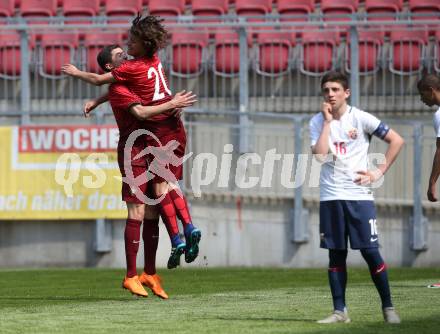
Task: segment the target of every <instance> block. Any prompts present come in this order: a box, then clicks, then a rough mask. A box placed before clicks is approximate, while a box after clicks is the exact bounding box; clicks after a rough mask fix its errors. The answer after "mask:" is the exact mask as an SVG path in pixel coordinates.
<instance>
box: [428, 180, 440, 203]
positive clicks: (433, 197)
mask: <svg viewBox="0 0 440 334" xmlns="http://www.w3.org/2000/svg"><path fill="white" fill-rule="evenodd" d="M426 195H428V200H429V201H430V202H437V200H438V199H437V190H436V186H435V184H433V185H429V188H428V192H427V194H426Z"/></svg>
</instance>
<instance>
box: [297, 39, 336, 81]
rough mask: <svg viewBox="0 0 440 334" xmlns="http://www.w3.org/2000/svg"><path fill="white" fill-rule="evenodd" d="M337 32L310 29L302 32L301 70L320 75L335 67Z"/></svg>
mask: <svg viewBox="0 0 440 334" xmlns="http://www.w3.org/2000/svg"><path fill="white" fill-rule="evenodd" d="M339 40H340V36H339V33H337V32H334V31H310V32H304V33H303V34H302V52H301V55H300V58H301V67H300V70H301V72H303V73H305V74H308V75H313V76H320V75H322V74H323V73H325V72H328V71H330V70H332V69H334V68H335V60H336V56H335V54H336V48H337V46H338V45H339Z"/></svg>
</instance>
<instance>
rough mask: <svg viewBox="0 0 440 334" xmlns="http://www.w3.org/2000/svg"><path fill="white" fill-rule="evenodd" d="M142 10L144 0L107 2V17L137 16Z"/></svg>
mask: <svg viewBox="0 0 440 334" xmlns="http://www.w3.org/2000/svg"><path fill="white" fill-rule="evenodd" d="M141 10H142V0H106V4H105V13H106V15H107V16H135V15H137V13H138V12H140V11H141Z"/></svg>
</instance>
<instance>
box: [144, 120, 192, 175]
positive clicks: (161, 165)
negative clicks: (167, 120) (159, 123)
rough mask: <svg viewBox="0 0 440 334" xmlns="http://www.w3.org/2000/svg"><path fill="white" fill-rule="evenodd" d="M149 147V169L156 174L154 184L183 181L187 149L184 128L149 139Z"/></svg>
mask: <svg viewBox="0 0 440 334" xmlns="http://www.w3.org/2000/svg"><path fill="white" fill-rule="evenodd" d="M148 147H149V151H150V153H149V154H148V156H147V161H148V168H149V171H150V172H151V173H152V174H154V178H153V182H163V181H168V182H174V181H179V180H182V177H183V156H184V155H185V149H186V133H185V128H184V127H183V126H180V127H178V128H177V129H176V130H175V131H173V132H172V133H169V134H166V135H162V136H160V137H156V138H148Z"/></svg>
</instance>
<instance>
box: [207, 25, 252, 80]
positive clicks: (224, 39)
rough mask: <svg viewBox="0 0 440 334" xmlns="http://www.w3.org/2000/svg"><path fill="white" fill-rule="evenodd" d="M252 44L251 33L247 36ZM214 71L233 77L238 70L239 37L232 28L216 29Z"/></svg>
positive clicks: (249, 44) (248, 41) (249, 43)
mask: <svg viewBox="0 0 440 334" xmlns="http://www.w3.org/2000/svg"><path fill="white" fill-rule="evenodd" d="M247 43H248V47H249V48H250V47H251V45H252V38H251V35H250V34H249V35H248V38H247ZM214 46H215V52H214V73H215V74H217V75H220V76H224V77H234V76H237V75H238V74H239V72H240V38H239V36H238V33H237V32H236V31H234V30H232V29H227V30H222V31H218V32H217V33H216V34H215V36H214Z"/></svg>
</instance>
